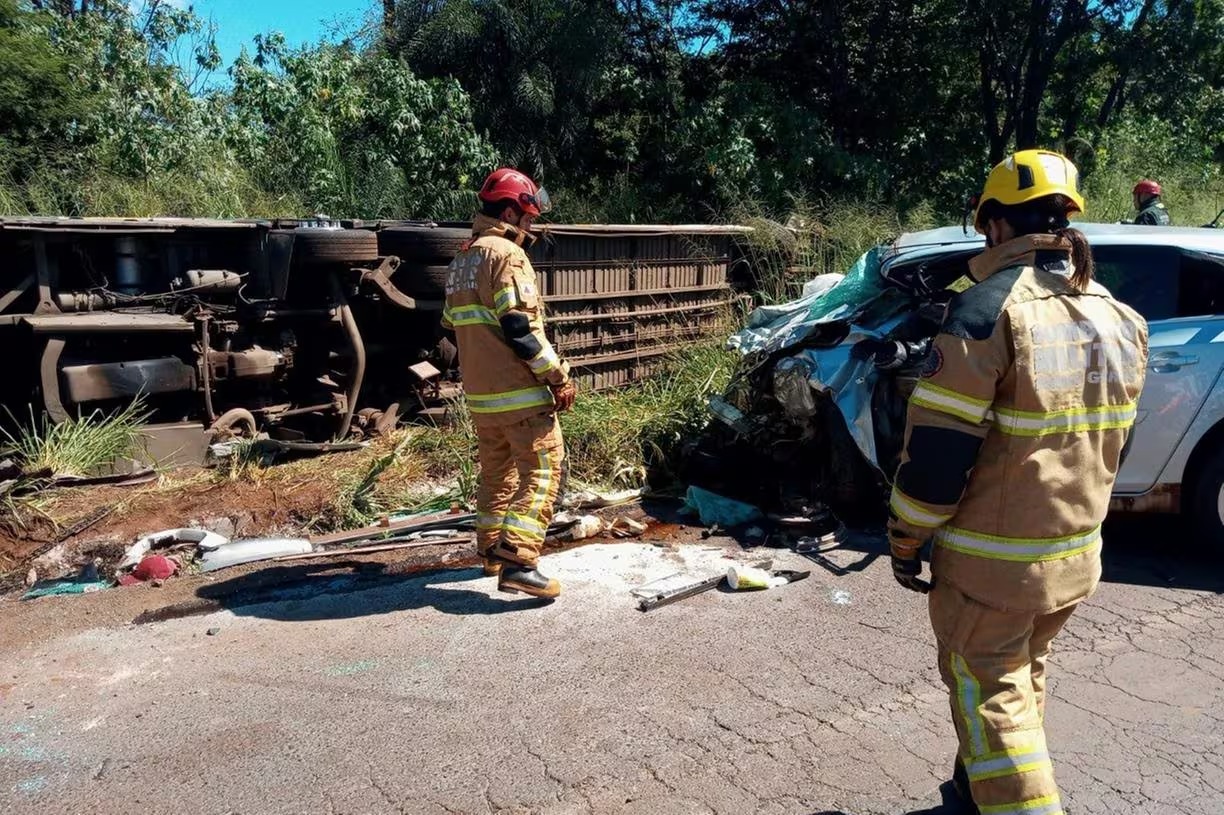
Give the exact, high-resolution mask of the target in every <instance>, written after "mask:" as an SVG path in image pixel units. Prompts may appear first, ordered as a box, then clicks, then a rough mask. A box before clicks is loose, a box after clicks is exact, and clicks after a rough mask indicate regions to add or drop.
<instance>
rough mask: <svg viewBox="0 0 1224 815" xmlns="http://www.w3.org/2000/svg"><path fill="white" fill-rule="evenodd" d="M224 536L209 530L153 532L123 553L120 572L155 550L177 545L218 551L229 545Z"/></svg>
mask: <svg viewBox="0 0 1224 815" xmlns="http://www.w3.org/2000/svg"><path fill="white" fill-rule="evenodd" d="M228 542H229V541H228V539H226V538H225V537H224V536H222V535H218V534H217V533H216V532H209V531H208V530H207V529H165V530H162V531H161V532H153V533H151V534H148V535H145V536H144V537H143V538H141V539H139V540H138V541H136V542H135V543H133V544H132V545H131V546H129V547H128V548H127V551H126V552H124V553H123V560H122V561H121V562H120V563H119V567H118V568H119V571H124V570H125V569H131V568H134V567H135V566H136V564H138V563H140V561H141V560H143V559H144V556H145V555H147V554H149V552H150V551H151V550H152V549H154V548H159V549H160V548H164V547H167V546H173V545H174V544H176V543H194V544H195V545H196V546H198V547H199V548H200V549H204V550H208V549H216V548H217V547H218V546H222V545H224V544H226V543H228Z"/></svg>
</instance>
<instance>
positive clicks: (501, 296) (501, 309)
mask: <svg viewBox="0 0 1224 815" xmlns="http://www.w3.org/2000/svg"><path fill="white" fill-rule="evenodd" d="M518 304H519V301H518V293H517V292H515V290H514V286H507V287H506V288H504V289H502V290H501V291H499V292H497V294H494V295H493V310H494V311H495V312H497V316H498V317H500V316H502V315H503V314H505V313H506V312H507V311H509V310H510V309H512V308H517V307H518Z"/></svg>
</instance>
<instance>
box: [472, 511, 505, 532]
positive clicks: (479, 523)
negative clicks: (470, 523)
mask: <svg viewBox="0 0 1224 815" xmlns="http://www.w3.org/2000/svg"><path fill="white" fill-rule="evenodd" d="M501 527H502V516H501V515H492V514H490V513H486V512H482V513H480V514H479V515H477V516H476V528H477V529H485V530H488V529H501Z"/></svg>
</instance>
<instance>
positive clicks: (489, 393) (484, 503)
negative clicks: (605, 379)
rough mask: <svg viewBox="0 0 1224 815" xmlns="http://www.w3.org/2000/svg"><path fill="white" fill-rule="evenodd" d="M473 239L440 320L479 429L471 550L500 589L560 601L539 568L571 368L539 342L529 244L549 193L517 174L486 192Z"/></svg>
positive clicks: (497, 179) (496, 175)
mask: <svg viewBox="0 0 1224 815" xmlns="http://www.w3.org/2000/svg"><path fill="white" fill-rule="evenodd" d="M480 201H481V211H480V213H479V214H478V215H477V216H476V220H475V221H474V223H473V224H472V240H471V241H469V242H468V244H467V245H466V246H465V248H464V249H463V251H461V252H460V253H459V254H458V255H457V256H456V257H455V259H454V261H452V262H451V265H450V271H449V273H448V275H447V281H446V308H445V310H444V311H443V315H442V325H443V327H444V328H446V329H451V330H453V331H454V332H455V337H456V340H457V344H458V346H459V367H460V369H461V370H462V371H463V390H464V396H465V398H466V400H467V404H468V409H469V411H470V412H471V414H472V421H473V423H474V424H475V426H476V437H477V456H478V458H479V459H480V485H479V489H478V492H477V497H476V512H477V516H476V548H477V550H478V551H479V553H480V556H481V558H482V561H483V563H484V569H485V574H487V575H497V577H498V588H499V589H500V590H502V591H507V592H522V593H524V594H530V595H533V596H536V597H549V598H551V597H556V596H557V595H558V594H560V593H561V585H560V583H558V582H557V581H556V580H554V579H552V578H549V577H546V576H544V575H543V574H541V573H540V571H539V570H538V568H537V564H538V562H539V557H540V549H541V547H542V546H543V543H544V536H545V534H546V533H547V531H548V525H549V523H550V522H551V521H552V516H553V504H554V502H555V501H556V498H557V491H558V490H559V489H560V486H561V467H562V462H563V460H564V457H565V447H564V443H563V440H562V438H561V427H560V425H559V423H558V422H557V414H558V413H559V412H562V411H566V410H569V409H570V408H571V407H573V404H574V398H575V394H576V391H575V388H574V383H573V381H572V380H571V379H570V375H569V366H568V365H567V364H566V363H565V361H564V360H562V359H561V358H560V357H559V356H558V355H557V352H556V351H555V350H554V349H553V347H552V344H551V343H550V342H549V341H548V338H547V337H546V336H544V306H543V303H542V302H541V300H540V291H539V286H538V284H537V281H536V275H535V271H534V270H533V269H532V268H531V261H530V260H529V259H528V257H527V252H526V251H525V247H530V245H531V244H532V242H533V241H534V240H535V238H534V237H533V236H532V234H531V229H532V225H533V223H534V221H535V219H536V218H538V217H539V216H540V215H542V214H543V213H545V212H547V211H548V210H549V208H550V202H549V199H548V193H547V192H545V191H544V190H543V189H542V188H540V187H538V186H537V185H536V183H535V182H534V181H532V180H531V179H530V178H528V177H527V176H526V175H524V174H523V173H520V172H519V171H518V170H514V169H509V168H503V169H500V170H497V171H495V172H493V173H492V174H491V175H490V176H489V177H488V178H487V179H486V180H485V182H484V184H483V185H482V186H481V188H480Z"/></svg>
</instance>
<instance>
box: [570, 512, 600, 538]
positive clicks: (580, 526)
mask: <svg viewBox="0 0 1224 815" xmlns="http://www.w3.org/2000/svg"><path fill="white" fill-rule="evenodd" d="M603 531H604V522H603V519H602V518H600V517H599V516H598V515H583V516H581V517H579V518H578V520H577V521H576V522H575V523H574V525H573V526H572V527H570V531H569V536H570V540H576V541H580V540H586V539H587V538H593V537H595V536H596V535H598V534H599V533H600V532H603Z"/></svg>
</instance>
